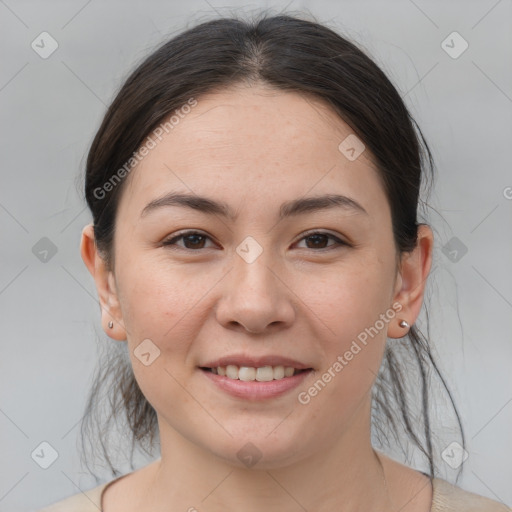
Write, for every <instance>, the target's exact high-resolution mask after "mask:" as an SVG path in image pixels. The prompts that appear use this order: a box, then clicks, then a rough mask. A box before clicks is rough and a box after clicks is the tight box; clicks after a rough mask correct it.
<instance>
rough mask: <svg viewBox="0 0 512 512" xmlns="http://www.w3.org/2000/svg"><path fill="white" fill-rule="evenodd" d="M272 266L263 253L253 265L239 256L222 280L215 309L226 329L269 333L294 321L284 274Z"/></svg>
mask: <svg viewBox="0 0 512 512" xmlns="http://www.w3.org/2000/svg"><path fill="white" fill-rule="evenodd" d="M279 268H280V267H279V265H276V264H275V262H274V264H272V262H271V261H270V258H268V257H267V256H266V251H263V253H262V254H261V255H260V256H259V257H258V258H257V259H256V260H255V261H253V262H252V263H248V262H247V261H245V260H244V259H243V258H241V257H239V256H238V254H235V256H234V268H233V269H232V271H231V272H230V273H229V274H228V276H227V278H226V279H225V280H224V287H225V288H224V290H223V293H222V296H221V298H220V299H219V303H218V305H217V309H216V315H217V320H218V322H219V323H220V324H222V325H223V326H224V327H226V328H227V329H233V328H238V329H243V330H245V331H247V332H250V333H268V332H270V331H275V330H276V329H284V328H286V327H289V326H290V325H291V324H292V323H293V321H294V318H295V308H294V304H293V297H294V294H293V292H292V291H291V290H290V288H289V287H288V286H287V285H286V280H285V276H284V273H283V271H282V270H281V271H279Z"/></svg>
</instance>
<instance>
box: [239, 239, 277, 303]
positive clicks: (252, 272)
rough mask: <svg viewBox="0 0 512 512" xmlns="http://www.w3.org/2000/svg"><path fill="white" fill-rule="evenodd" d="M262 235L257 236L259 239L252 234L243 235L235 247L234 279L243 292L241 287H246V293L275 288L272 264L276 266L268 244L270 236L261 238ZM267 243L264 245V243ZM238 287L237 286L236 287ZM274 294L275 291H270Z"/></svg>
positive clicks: (267, 290) (264, 291)
mask: <svg viewBox="0 0 512 512" xmlns="http://www.w3.org/2000/svg"><path fill="white" fill-rule="evenodd" d="M263 238H264V237H263V236H260V237H258V239H259V241H258V240H257V239H256V238H255V237H253V236H247V237H245V238H244V239H243V240H242V242H240V244H239V245H238V246H237V247H236V251H235V252H236V254H235V255H234V262H233V264H234V267H235V268H234V276H233V277H234V279H235V281H236V284H238V285H240V286H239V288H240V289H241V291H242V293H243V288H244V287H245V288H247V293H252V292H254V291H256V292H257V293H260V294H261V293H262V294H268V293H269V292H270V291H271V289H273V288H275V284H276V283H275V280H276V277H275V276H274V274H273V272H272V271H271V267H272V266H276V262H275V261H274V260H275V258H274V257H273V251H272V249H271V248H270V247H269V246H268V240H269V239H270V237H267V238H266V241H265V240H263ZM266 243H267V245H266V246H265V247H264V244H266ZM277 266H279V265H277ZM237 288H238V287H237ZM270 295H271V296H275V293H270Z"/></svg>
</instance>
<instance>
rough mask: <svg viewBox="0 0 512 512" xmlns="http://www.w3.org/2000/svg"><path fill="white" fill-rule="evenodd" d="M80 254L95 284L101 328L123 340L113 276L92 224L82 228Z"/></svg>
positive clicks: (120, 313) (124, 331) (122, 326)
mask: <svg viewBox="0 0 512 512" xmlns="http://www.w3.org/2000/svg"><path fill="white" fill-rule="evenodd" d="M80 254H81V256H82V260H83V261H84V263H85V266H86V267H87V269H88V270H89V272H90V274H91V275H92V277H93V278H94V282H95V284H96V290H97V292H98V297H99V302H100V308H101V323H102V325H103V330H104V331H105V332H106V333H107V334H108V336H109V337H111V338H113V339H115V340H119V341H125V340H126V329H125V327H124V322H123V318H122V312H121V307H120V304H119V300H118V297H117V290H116V287H115V281H114V276H113V273H112V272H111V271H110V270H108V269H107V266H106V264H105V260H104V259H103V258H102V257H101V255H100V254H99V252H98V249H97V246H96V243H95V238H94V227H93V225H92V224H88V225H87V226H85V227H84V228H83V230H82V238H81V242H80Z"/></svg>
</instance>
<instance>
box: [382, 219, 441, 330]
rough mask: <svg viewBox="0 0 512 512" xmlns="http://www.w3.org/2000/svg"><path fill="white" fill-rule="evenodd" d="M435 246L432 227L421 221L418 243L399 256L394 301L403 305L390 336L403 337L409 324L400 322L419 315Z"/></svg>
mask: <svg viewBox="0 0 512 512" xmlns="http://www.w3.org/2000/svg"><path fill="white" fill-rule="evenodd" d="M433 246H434V235H433V233H432V230H431V229H430V227H429V226H427V225H426V224H420V225H419V226H418V239H417V243H416V247H415V248H414V249H413V250H412V251H411V252H407V253H404V254H402V258H401V260H400V268H399V270H398V273H397V278H396V282H395V290H394V299H393V301H394V302H398V303H400V304H401V306H402V309H401V310H400V311H399V312H398V313H397V315H396V317H397V320H396V321H395V322H393V323H391V324H390V326H389V329H388V337H390V338H402V337H403V336H405V335H406V334H407V332H408V330H409V328H408V327H405V328H404V327H400V325H399V324H400V322H401V321H402V320H405V321H406V322H407V323H408V324H409V325H410V326H411V325H413V324H414V322H415V321H416V319H417V318H418V315H419V313H420V310H421V305H422V304H423V295H424V292H425V285H426V282H427V277H428V274H429V272H430V267H431V265H432V250H433Z"/></svg>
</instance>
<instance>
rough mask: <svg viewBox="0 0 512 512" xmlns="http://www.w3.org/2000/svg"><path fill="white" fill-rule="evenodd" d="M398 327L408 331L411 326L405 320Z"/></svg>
mask: <svg viewBox="0 0 512 512" xmlns="http://www.w3.org/2000/svg"><path fill="white" fill-rule="evenodd" d="M398 325H399V326H400V327H403V328H404V329H406V328H407V327H409V324H408V323H407V322H406V321H405V320H402V321H401V322H400V323H399V324H398Z"/></svg>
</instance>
